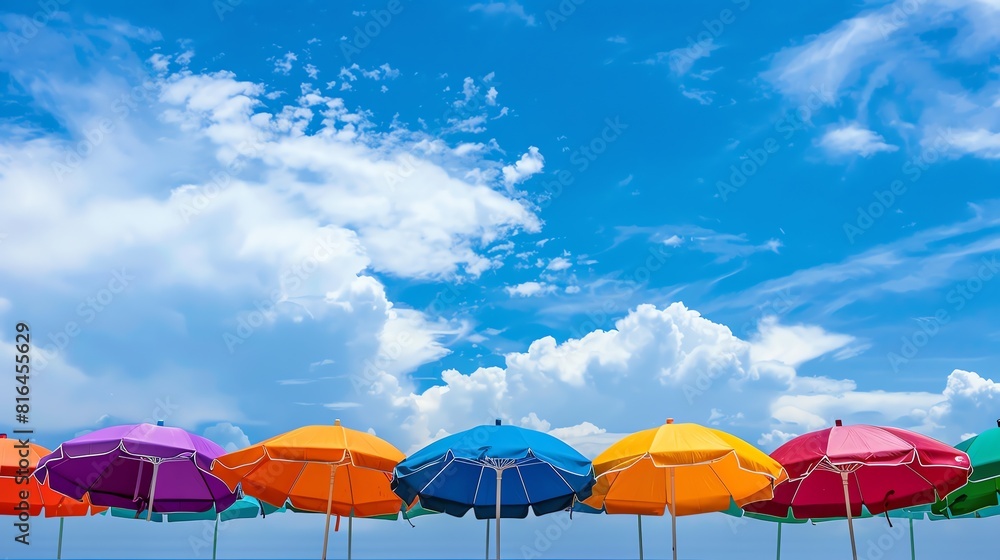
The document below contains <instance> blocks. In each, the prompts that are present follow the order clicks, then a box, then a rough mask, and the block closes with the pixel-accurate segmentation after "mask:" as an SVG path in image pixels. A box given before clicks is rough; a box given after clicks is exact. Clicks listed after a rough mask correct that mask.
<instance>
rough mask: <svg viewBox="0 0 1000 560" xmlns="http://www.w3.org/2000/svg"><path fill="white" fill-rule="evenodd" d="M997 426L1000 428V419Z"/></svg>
mask: <svg viewBox="0 0 1000 560" xmlns="http://www.w3.org/2000/svg"><path fill="white" fill-rule="evenodd" d="M997 428H1000V419H998V420H997Z"/></svg>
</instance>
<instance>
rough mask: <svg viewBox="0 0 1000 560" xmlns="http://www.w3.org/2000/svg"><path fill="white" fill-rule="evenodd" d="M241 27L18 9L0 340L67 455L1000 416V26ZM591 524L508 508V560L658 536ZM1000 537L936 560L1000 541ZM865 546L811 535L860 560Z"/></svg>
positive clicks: (693, 19) (424, 540)
mask: <svg viewBox="0 0 1000 560" xmlns="http://www.w3.org/2000/svg"><path fill="white" fill-rule="evenodd" d="M234 4H235V5H231V4H230V3H228V2H225V0H222V1H219V2H214V3H212V2H199V3H188V4H183V3H182V4H169V5H167V4H164V5H163V6H156V5H152V4H147V3H120V4H115V5H109V4H104V3H94V2H80V1H76V0H65V1H60V0H53V2H50V3H44V2H42V3H33V2H19V3H13V4H8V5H6V6H5V8H4V9H5V10H7V11H6V12H5V13H3V14H0V31H2V32H3V35H2V39H0V87H2V88H3V96H2V98H0V100H2V102H0V127H2V129H3V130H2V134H0V146H2V149H0V154H2V157H0V191H2V193H3V199H4V203H3V204H2V205H0V317H2V321H0V340H2V341H3V345H0V347H2V348H4V350H0V354H3V353H4V352H6V353H8V354H9V353H10V352H12V350H11V344H8V343H9V342H11V341H12V340H13V325H14V324H15V323H16V322H18V321H26V322H29V323H30V324H31V327H32V332H33V334H34V336H35V338H36V340H37V341H39V342H37V343H36V348H38V350H37V351H36V352H37V353H38V354H39V359H38V360H37V361H38V364H37V365H36V371H37V374H36V376H35V378H34V383H35V385H34V386H33V401H32V402H33V412H34V413H33V419H32V421H33V426H34V428H35V429H36V431H37V433H38V434H39V437H38V441H39V443H41V444H44V445H47V446H49V447H55V446H57V445H58V444H59V443H60V442H61V441H64V440H66V439H68V438H71V437H73V436H74V435H77V434H80V433H82V432H85V431H87V430H92V429H95V428H99V427H103V426H108V425H114V424H118V423H132V422H140V421H150V420H156V419H163V420H165V422H166V423H168V424H170V425H176V426H181V427H184V428H186V429H189V430H191V431H194V432H196V433H199V434H203V435H205V436H207V437H210V438H212V439H214V440H215V441H217V442H219V443H220V444H222V445H224V446H227V447H228V448H230V449H235V448H238V447H241V446H244V445H247V444H249V443H252V442H256V441H259V440H262V439H264V438H266V437H269V436H271V435H275V434H277V433H280V432H282V431H287V430H289V429H292V428H294V427H297V426H300V425H304V424H315V423H331V422H332V421H333V420H334V419H335V418H340V419H342V421H343V422H344V424H345V425H348V426H352V427H355V428H358V429H365V430H367V429H371V430H373V431H374V432H375V433H377V434H378V435H380V436H382V437H385V438H386V439H389V440H390V441H392V442H393V443H395V444H396V445H397V446H398V447H400V448H401V449H402V450H404V451H411V450H414V449H416V448H418V447H419V446H421V445H422V444H425V443H427V442H428V441H430V440H432V439H434V438H436V437H439V436H441V435H445V434H448V433H454V432H457V431H460V430H462V429H465V428H468V427H470V426H472V425H475V424H479V423H486V422H490V421H491V420H492V418H494V417H497V416H499V417H502V418H503V419H504V420H505V421H506V422H509V423H515V424H520V425H524V426H527V427H532V428H536V429H542V430H546V431H549V432H551V433H553V434H555V435H557V436H559V437H562V438H564V439H566V440H567V441H568V442H570V443H571V444H573V445H574V446H576V447H577V448H578V449H580V450H581V451H583V452H584V453H586V454H588V455H591V456H592V455H594V454H596V453H597V452H599V451H600V450H601V449H603V448H604V447H605V446H606V445H608V444H609V443H611V442H613V441H615V439H616V438H617V437H620V436H621V435H622V434H625V433H629V432H631V431H635V430H639V429H643V428H646V427H650V426H652V425H656V424H657V423H659V422H662V421H663V419H664V418H665V417H667V416H672V417H675V418H677V419H678V421H692V422H699V423H704V424H710V425H713V426H717V427H719V428H720V429H724V430H727V431H731V432H733V433H736V434H738V435H740V436H741V437H743V438H744V439H746V440H747V441H750V442H752V443H754V444H756V445H759V446H760V447H761V448H762V449H765V450H767V451H770V450H773V449H774V448H775V447H776V446H777V445H780V444H781V443H782V442H783V441H786V440H787V439H788V438H790V437H793V436H794V435H796V434H801V433H805V432H808V431H810V430H815V429H819V428H823V427H826V426H829V425H831V424H832V423H833V421H834V420H835V419H837V418H843V419H844V420H845V422H849V423H850V422H867V423H876V424H889V425H894V426H899V427H904V428H909V429H914V430H918V431H920V432H922V433H926V434H928V435H931V436H933V437H937V438H939V439H942V440H943V441H948V442H952V443H956V442H958V441H959V440H960V439H962V437H963V436H964V435H967V434H971V433H976V432H978V431H981V430H983V429H986V428H989V427H991V426H993V425H995V424H994V422H995V420H996V417H997V413H996V408H995V406H993V403H994V399H995V398H996V397H997V396H1000V384H997V383H995V382H993V381H992V379H991V377H993V376H995V375H996V373H995V372H996V371H997V368H998V357H1000V355H998V354H997V353H996V352H995V351H994V350H993V348H995V347H996V343H997V340H998V338H1000V331H998V330H997V329H996V327H995V322H994V321H993V317H994V316H995V314H996V312H997V310H998V303H1000V300H998V298H1000V288H998V287H997V286H996V285H995V284H996V283H995V282H993V279H994V278H996V276H997V273H998V272H1000V262H998V260H997V259H998V257H1000V255H998V253H997V251H998V250H1000V238H998V237H997V233H998V230H1000V217H998V216H1000V214H998V209H1000V202H998V200H996V195H995V193H994V191H995V188H996V184H997V177H998V174H997V160H998V159H1000V75H998V74H1000V65H998V64H1000V60H998V59H997V57H996V54H995V53H996V52H998V51H997V46H998V42H1000V39H998V38H997V36H996V34H995V33H994V32H993V30H994V29H996V26H997V24H998V23H1000V7H998V6H997V4H996V3H995V2H992V1H988V0H949V1H945V0H923V1H920V2H906V1H900V2H895V3H894V2H874V1H873V2H859V3H849V4H848V3H834V2H812V3H809V4H808V5H806V4H801V5H800V4H797V3H792V2H785V3H781V4H780V5H777V4H772V5H763V4H759V3H758V2H756V1H754V0H735V1H729V0H725V1H716V2H703V3H699V4H697V5H692V6H690V7H676V6H671V7H667V6H662V7H661V6H658V5H651V4H646V3H643V4H639V3H636V4H625V5H620V6H615V7H613V8H612V7H609V6H604V5H600V4H598V3H595V2H582V1H581V2H573V1H571V0H564V1H562V2H555V1H553V2H542V1H540V2H524V3H523V4H521V3H517V2H486V3H447V4H445V3H436V4H433V5H423V4H417V3H410V2H407V1H404V0H399V2H398V3H393V2H389V3H381V2H375V3H357V4H354V5H347V4H344V5H337V6H328V5H326V4H323V3H309V4H299V3H284V4H281V5H277V4H272V3H263V2H255V1H252V0H244V1H243V2H239V3H235V2H234ZM54 7H55V8H58V9H57V10H55V8H54ZM54 10H55V11H54ZM33 16H37V17H36V18H35V21H34V23H32V20H31V19H30V18H32V17H33ZM706 372H711V373H706ZM666 522H667V520H666V519H663V520H650V521H649V524H650V525H649V527H650V528H649V529H648V530H647V531H646V537H647V543H648V547H647V551H648V552H649V554H651V555H652V556H665V555H667V554H668V553H669V542H668V539H669V533H667V532H666ZM36 523H37V531H38V534H39V538H38V540H37V544H36V545H33V546H32V547H31V549H30V552H28V553H27V554H28V555H29V556H32V557H45V556H48V555H51V554H52V551H50V550H49V549H48V548H46V546H47V545H46V542H51V538H52V536H53V535H54V531H55V524H54V523H52V522H49V521H45V520H37V521H36ZM71 523H72V526H70V525H68V529H67V539H68V540H67V548H66V553H67V555H68V556H72V555H80V556H110V555H120V556H122V557H133V556H134V555H136V554H139V555H141V554H145V553H146V552H144V550H148V549H146V548H144V546H145V545H147V544H148V542H149V540H150V539H155V540H156V542H157V543H158V546H159V543H167V542H168V541H169V542H173V543H174V544H171V545H167V544H163V546H173V547H175V548H174V549H169V548H165V549H161V550H163V551H165V552H154V551H152V550H148V553H149V554H150V555H157V554H163V555H169V556H177V557H199V556H204V554H205V551H204V550H201V549H198V548H197V547H193V546H192V545H190V543H189V542H188V537H190V536H194V535H198V534H200V531H201V528H200V527H194V526H192V527H184V526H182V525H184V524H178V526H169V527H146V526H143V527H139V526H138V525H139V524H136V526H135V527H129V528H128V529H129V530H128V531H126V530H125V529H124V528H123V525H121V520H109V519H87V520H72V521H71ZM553 523H556V522H555V521H553V520H551V519H547V518H540V519H529V520H525V521H523V522H510V523H508V524H507V527H509V529H508V530H507V532H505V542H504V547H505V551H506V553H507V554H508V555H519V556H522V557H523V556H524V553H523V551H522V549H521V546H522V545H523V544H524V543H531V544H529V545H528V546H529V547H535V548H533V549H532V550H535V551H536V552H537V553H538V554H540V555H541V556H545V557H551V558H572V557H578V558H592V557H593V558H600V557H627V556H628V555H630V554H633V548H632V544H631V543H632V542H633V541H632V540H630V539H632V534H633V532H634V519H621V518H609V519H594V518H590V519H587V518H583V519H575V520H574V521H573V523H574V524H573V525H571V526H570V527H568V528H563V527H559V531H555V529H550V527H551V526H552V524H553ZM598 524H599V525H600V527H597V525H598ZM232 525H233V527H232V528H231V529H227V533H225V534H226V535H228V534H231V535H233V537H229V540H228V542H226V543H225V544H226V547H224V549H223V553H225V554H233V555H235V556H242V557H251V556H257V557H269V556H273V555H275V554H282V555H290V556H293V557H310V556H312V555H314V554H316V553H318V551H319V532H318V531H320V530H321V521H320V520H318V519H315V518H312V517H311V516H305V517H303V516H301V515H299V516H295V515H289V516H285V517H280V518H279V516H275V518H274V519H273V520H272V519H268V520H266V521H263V522H260V523H256V522H255V523H240V522H237V523H234V524H232ZM417 525H418V527H417V528H416V529H412V528H410V527H409V526H406V525H405V524H402V525H401V524H395V525H394V524H385V523H377V522H365V523H359V524H358V539H357V542H356V543H355V545H356V546H355V552H356V554H357V555H358V557H371V558H405V557H410V556H411V555H412V554H413V550H426V551H427V552H426V554H422V555H423V556H429V557H448V558H462V557H474V555H477V554H479V551H480V550H481V549H480V548H478V547H480V546H481V545H482V543H481V542H480V541H479V539H481V533H480V532H479V531H480V530H481V527H479V525H476V524H474V523H473V522H471V521H469V520H464V519H463V520H453V519H433V518H431V519H426V520H425V518H422V519H420V520H418V523H417ZM859 525H860V528H859V531H860V536H861V540H860V541H859V542H861V543H862V545H861V550H862V552H863V553H866V554H869V556H868V557H870V558H875V557H876V556H878V557H879V558H883V557H884V558H904V557H907V556H906V554H908V550H907V547H906V546H905V545H906V542H905V540H906V539H905V538H903V537H900V536H899V535H898V534H897V533H894V532H893V533H887V532H886V531H890V529H889V528H888V527H887V526H886V525H885V523H884V520H882V521H879V520H866V521H864V522H862V523H859ZM988 525H989V521H984V522H982V523H974V522H973V523H970V522H958V523H948V524H945V523H933V524H930V523H923V524H918V538H917V542H918V546H920V547H921V548H922V550H923V551H925V552H926V553H928V554H930V553H932V552H941V551H944V550H946V546H947V545H946V544H945V543H946V541H947V539H948V538H951V537H954V536H962V537H963V539H962V540H963V544H962V546H963V547H965V548H963V549H962V551H963V552H964V553H968V554H974V553H982V552H984V551H985V550H986V549H985V545H982V547H981V546H980V545H978V544H977V542H979V541H977V539H976V537H984V536H986V534H987V533H986V531H988V530H989V528H988ZM584 526H586V527H593V529H581V528H578V527H584ZM656 527H659V529H660V530H659V531H657V530H656V529H655V528H656ZM680 527H681V529H682V531H681V538H682V549H681V551H682V557H687V558H708V557H721V556H722V555H724V554H725V553H727V552H733V551H735V550H737V548H736V547H737V545H739V546H740V547H742V543H744V542H747V543H750V545H749V546H751V547H752V549H753V550H758V551H760V553H759V556H751V557H755V558H756V557H760V558H765V557H769V555H770V554H771V553H772V548H771V547H772V542H773V538H774V534H773V533H774V527H772V526H768V525H762V524H756V523H753V522H748V523H746V524H744V525H736V526H734V525H733V524H732V522H731V520H729V519H727V518H725V517H724V516H722V515H717V514H713V515H708V516H699V517H696V518H685V519H682V520H681V523H680ZM421 529H423V530H421ZM456 529H459V530H461V531H462V532H461V533H460V535H458V536H455V537H454V540H453V541H452V540H451V537H449V540H448V541H444V540H443V539H444V537H445V535H451V534H452V532H453V531H455V530H456ZM546 529H550V532H552V533H555V532H559V533H560V538H558V539H554V542H553V543H552V544H551V546H545V543H542V544H541V545H536V544H534V541H535V539H536V538H537V535H538V534H544V531H545V530H546ZM403 531H405V533H404V532H403ZM536 531H541V533H536ZM892 531H895V529H892ZM844 532H845V531H844V528H843V527H839V526H837V525H836V524H833V525H822V526H815V527H813V526H805V527H791V528H788V530H787V531H786V532H785V538H786V545H787V548H786V549H785V550H786V551H788V554H790V555H791V556H792V557H794V556H795V555H796V554H795V551H796V550H799V551H801V552H800V554H802V553H804V551H806V550H809V548H808V547H809V546H810V545H812V544H814V543H816V542H822V543H823V544H824V546H823V547H822V549H821V550H820V551H818V552H817V553H816V554H818V556H816V557H817V558H842V557H843V553H844V551H843V550H842V549H841V548H842V545H844V544H845V541H844V537H845V535H844ZM717 535H726V536H727V538H726V539H718V538H713V537H717ZM884 535H889V536H887V537H885V536H884ZM729 536H732V538H729ZM112 537H113V538H116V539H119V538H120V539H123V540H122V544H121V545H120V546H117V547H116V548H111V547H109V546H108V545H107V544H105V542H106V539H108V538H112ZM5 538H6V537H5ZM223 538H225V537H223ZM335 538H337V539H340V534H338V535H335ZM880 538H881V541H880ZM507 539H509V540H507ZM900 539H902V540H900ZM262 541H263V542H266V543H268V544H267V546H278V545H279V544H280V546H281V547H282V548H281V549H280V552H278V551H277V549H267V548H264V545H262V544H261V543H262ZM314 541H315V542H314ZM880 542H881V543H886V542H889V543H891V546H888V547H883V548H884V550H883V548H878V547H879V546H880V545H879V544H878V543H880ZM69 543H72V544H69ZM623 543H624V544H623ZM865 543H867V544H871V543H875V544H874V546H876V548H877V550H875V549H872V550H873V551H872V552H871V553H868V552H867V551H866V550H865V549H866V548H867V544H865ZM340 545H342V539H341V541H340ZM340 545H338V544H335V545H334V550H337V548H336V547H337V546H340ZM415 547H416V548H415ZM727 547H728V548H727ZM838 547H841V548H838ZM542 548H544V549H545V550H544V551H543V550H541V549H542ZM4 550H7V548H5V549H4ZM948 550H950V548H948ZM878 552H881V555H879V554H877V553H878ZM13 553H14V554H24V553H25V551H23V550H21V551H13ZM824 554H826V555H827V556H823V555H824Z"/></svg>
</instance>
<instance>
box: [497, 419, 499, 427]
mask: <svg viewBox="0 0 1000 560" xmlns="http://www.w3.org/2000/svg"><path fill="white" fill-rule="evenodd" d="M499 425H500V419H499V418H497V426H499Z"/></svg>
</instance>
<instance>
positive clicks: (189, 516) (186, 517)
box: [102, 496, 285, 560]
mask: <svg viewBox="0 0 1000 560" xmlns="http://www.w3.org/2000/svg"><path fill="white" fill-rule="evenodd" d="M284 510H285V508H276V507H274V506H272V505H270V504H266V503H264V502H261V501H259V500H257V498H251V497H250V496H244V497H243V498H241V499H239V500H236V501H235V502H234V503H233V505H231V506H229V507H228V508H226V509H225V510H223V511H222V512H221V513H217V512H216V511H215V508H212V509H210V510H208V511H203V512H199V513H188V512H185V513H168V514H162V513H155V512H154V513H153V514H152V515H151V516H150V515H147V514H148V513H149V512H146V511H145V510H144V511H136V510H131V509H123V508H110V509H108V510H106V511H105V512H104V513H102V515H106V514H108V513H110V514H111V516H112V517H122V518H129V519H140V518H142V519H148V520H151V521H155V522H157V523H162V522H164V521H167V522H171V523H172V522H175V521H212V520H213V519H214V520H215V530H214V534H213V536H212V559H213V560H215V557H216V552H217V549H218V544H219V521H229V520H231V519H253V518H254V517H257V516H258V515H259V516H261V517H264V516H266V515H268V514H271V513H276V512H281V511H284Z"/></svg>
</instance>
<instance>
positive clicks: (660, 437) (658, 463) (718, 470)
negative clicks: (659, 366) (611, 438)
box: [584, 418, 785, 560]
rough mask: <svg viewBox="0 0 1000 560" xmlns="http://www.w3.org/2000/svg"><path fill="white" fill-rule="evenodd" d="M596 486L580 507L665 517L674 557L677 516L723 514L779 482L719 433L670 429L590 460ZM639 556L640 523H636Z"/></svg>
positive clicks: (636, 437) (774, 470)
mask: <svg viewBox="0 0 1000 560" xmlns="http://www.w3.org/2000/svg"><path fill="white" fill-rule="evenodd" d="M594 472H595V473H596V474H597V484H596V485H594V491H593V495H592V496H591V497H590V498H588V499H586V500H584V503H585V504H586V505H588V506H590V507H593V508H597V509H603V510H604V511H605V512H607V513H608V514H612V515H613V514H635V515H640V516H641V515H660V516H662V515H663V514H664V513H665V511H666V510H667V508H668V507H669V509H670V515H671V535H672V540H673V542H672V546H673V557H674V559H675V560H676V558H677V516H680V515H693V514H698V513H709V512H714V511H724V510H726V509H727V508H728V507H729V505H730V503H732V502H733V501H735V502H736V503H737V504H738V505H743V504H746V503H749V502H752V501H755V500H762V499H766V498H769V497H770V496H771V491H772V488H773V487H774V485H775V484H776V483H778V482H781V481H782V480H784V479H785V472H784V470H783V469H782V468H781V465H779V464H778V463H777V461H774V460H773V459H771V458H770V457H768V456H767V454H765V453H764V452H763V451H760V450H759V449H757V448H755V447H753V446H752V445H750V444H749V443H747V442H745V441H743V440H741V439H740V438H738V437H736V436H734V435H731V434H727V433H726V432H723V431H720V430H715V429H712V428H707V427H705V426H700V425H698V424H686V423H682V424H674V420H673V418H668V419H667V422H666V423H665V424H663V425H661V426H658V427H656V428H651V429H648V430H643V431H641V432H636V433H634V434H631V435H628V436H625V437H624V438H622V439H621V440H619V441H618V442H617V443H615V444H613V445H612V446H611V447H609V448H608V449H606V450H605V451H604V452H603V453H601V454H600V455H598V456H597V457H596V458H595V459H594ZM638 525H639V531H640V544H639V547H640V552H639V554H640V556H641V555H642V543H641V532H642V520H641V518H640V520H639V523H638Z"/></svg>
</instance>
